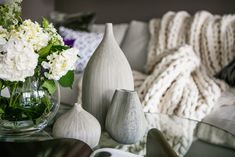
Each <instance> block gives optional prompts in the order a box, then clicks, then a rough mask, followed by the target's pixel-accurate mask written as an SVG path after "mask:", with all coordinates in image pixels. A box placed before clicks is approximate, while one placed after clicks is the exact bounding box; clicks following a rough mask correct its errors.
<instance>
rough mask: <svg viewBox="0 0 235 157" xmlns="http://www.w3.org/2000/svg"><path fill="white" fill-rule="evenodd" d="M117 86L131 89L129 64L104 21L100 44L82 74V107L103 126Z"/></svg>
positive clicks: (131, 81)
mask: <svg viewBox="0 0 235 157" xmlns="http://www.w3.org/2000/svg"><path fill="white" fill-rule="evenodd" d="M116 89H128V90H133V89H134V81H133V75H132V71H131V68H130V65H129V63H128V61H127V59H126V57H125V55H124V53H123V52H122V50H121V49H120V47H119V45H118V44H117V42H116V40H115V38H114V35H113V28H112V24H111V23H108V24H106V28H105V34H104V37H103V40H102V41H101V43H100V45H99V46H98V48H97V49H96V51H95V52H94V54H93V55H92V57H91V59H90V60H89V62H88V64H87V66H86V69H85V71H84V76H83V84H82V104H83V108H84V109H85V110H87V111H88V112H90V113H91V114H92V115H94V116H95V117H96V118H97V119H98V121H99V122H100V124H101V127H102V129H104V123H105V118H106V114H107V111H108V107H109V105H110V103H111V99H112V97H113V94H114V91H115V90H116Z"/></svg>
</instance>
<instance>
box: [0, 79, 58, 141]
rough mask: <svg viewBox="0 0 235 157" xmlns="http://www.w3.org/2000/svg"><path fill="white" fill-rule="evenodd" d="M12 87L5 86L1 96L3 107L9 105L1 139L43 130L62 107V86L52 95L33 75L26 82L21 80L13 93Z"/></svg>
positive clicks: (6, 108) (3, 122)
mask: <svg viewBox="0 0 235 157" xmlns="http://www.w3.org/2000/svg"><path fill="white" fill-rule="evenodd" d="M10 90H11V89H9V90H6V89H5V91H1V95H0V98H1V107H4V108H5V110H4V111H5V112H4V113H3V114H2V115H1V120H0V134H1V138H4V137H7V136H15V135H25V134H29V133H34V132H36V131H40V130H42V129H43V128H45V127H46V126H47V125H48V123H49V122H50V121H51V120H52V119H53V118H54V116H55V115H56V113H57V111H58V109H59V104H60V91H59V87H58V85H57V91H56V92H55V94H54V95H50V94H49V93H48V92H47V90H45V89H42V88H41V87H40V85H39V81H38V80H36V79H35V78H33V77H31V78H27V79H26V81H25V82H23V83H22V82H21V83H17V84H16V88H15V89H14V91H13V92H10ZM4 93H8V94H4ZM9 93H11V94H9ZM12 102H14V105H12Z"/></svg>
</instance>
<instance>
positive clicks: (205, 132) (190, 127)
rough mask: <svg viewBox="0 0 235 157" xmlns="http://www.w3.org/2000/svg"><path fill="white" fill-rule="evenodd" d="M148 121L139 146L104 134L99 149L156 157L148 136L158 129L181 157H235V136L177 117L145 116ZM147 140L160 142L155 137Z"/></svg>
mask: <svg viewBox="0 0 235 157" xmlns="http://www.w3.org/2000/svg"><path fill="white" fill-rule="evenodd" d="M145 117H146V120H147V123H148V125H147V128H146V134H145V135H144V137H143V139H141V140H140V141H138V142H137V143H135V144H131V145H126V144H120V143H117V142H116V141H114V140H113V139H112V138H111V137H110V136H109V135H108V133H106V132H104V133H103V134H102V137H101V140H100V143H99V147H98V148H115V149H120V150H123V151H126V152H131V153H133V154H138V155H140V156H146V154H153V152H149V151H151V150H148V149H147V143H148V142H149V141H147V135H148V132H149V130H151V129H153V128H156V129H158V130H159V131H160V132H161V134H162V135H163V137H164V140H166V141H167V143H168V144H169V146H170V147H171V148H172V149H173V150H174V152H175V153H176V154H177V156H179V157H210V156H211V157H222V156H223V157H230V156H231V157H235V136H234V135H232V134H231V133H229V132H227V131H225V130H223V129H220V128H217V127H215V126H212V125H210V124H206V123H204V122H199V121H195V120H191V119H187V118H183V117H178V116H174V115H166V114H159V113H155V114H154V113H145ZM148 140H153V141H154V140H155V143H157V142H158V141H157V140H158V139H154V137H153V139H151V137H150V138H148ZM153 143H154V142H153ZM152 147H155V146H152ZM155 148H156V149H155V150H154V151H155V152H157V151H159V148H158V147H157V146H156V147H155ZM147 152H148V153H147ZM148 156H149V155H148ZM155 156H156V157H157V155H155ZM159 157H160V156H159ZM161 157H163V156H161Z"/></svg>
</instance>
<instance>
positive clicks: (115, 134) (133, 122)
mask: <svg viewBox="0 0 235 157" xmlns="http://www.w3.org/2000/svg"><path fill="white" fill-rule="evenodd" d="M146 125H147V122H146V119H145V116H144V112H143V109H142V105H141V103H140V100H139V97H138V94H137V92H135V91H128V90H116V92H115V94H114V96H113V99H112V104H111V106H110V108H109V110H108V113H107V117H106V124H105V127H106V130H107V132H108V133H109V135H110V136H111V137H112V138H114V139H115V140H116V141H118V142H119V143H124V144H133V143H136V142H137V141H139V140H141V138H143V136H144V134H145V131H146Z"/></svg>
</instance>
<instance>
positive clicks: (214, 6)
mask: <svg viewBox="0 0 235 157" xmlns="http://www.w3.org/2000/svg"><path fill="white" fill-rule="evenodd" d="M170 10H172V11H179V10H186V11H188V12H190V13H191V14H193V13H195V12H196V11H198V10H208V11H210V12H211V13H214V14H230V13H235V0H24V1H23V17H24V18H31V19H34V20H39V19H40V18H41V16H44V17H48V15H49V14H50V13H51V12H53V11H59V12H63V13H77V12H87V11H92V12H95V13H96V22H98V23H103V22H113V23H119V22H129V21H130V20H133V19H134V20H142V21H147V20H149V19H151V18H153V17H161V16H162V15H163V14H164V13H166V12H167V11H170Z"/></svg>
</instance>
